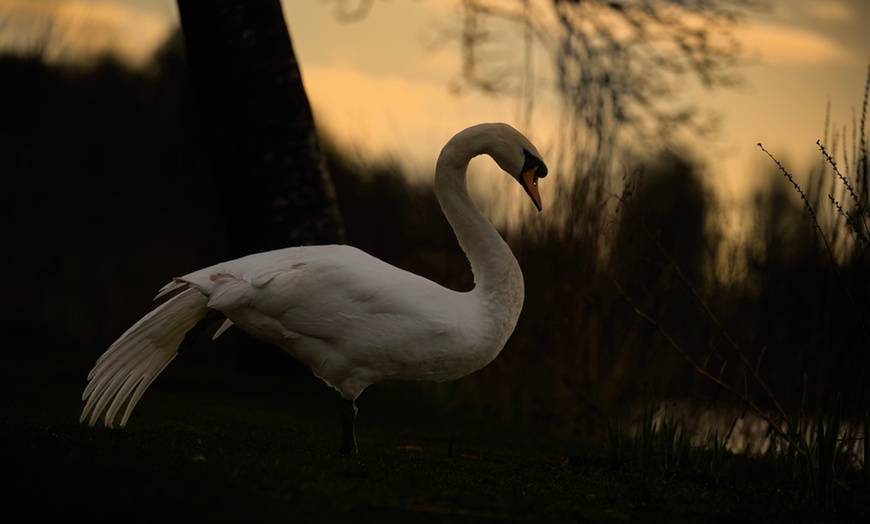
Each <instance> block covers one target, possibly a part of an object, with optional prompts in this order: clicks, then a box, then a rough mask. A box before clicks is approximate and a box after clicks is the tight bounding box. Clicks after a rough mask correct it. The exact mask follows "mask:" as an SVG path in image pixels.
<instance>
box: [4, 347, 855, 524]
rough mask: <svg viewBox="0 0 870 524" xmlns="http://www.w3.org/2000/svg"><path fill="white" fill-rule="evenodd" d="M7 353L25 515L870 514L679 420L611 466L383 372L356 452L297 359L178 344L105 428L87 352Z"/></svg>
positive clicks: (363, 414) (589, 452) (762, 517)
mask: <svg viewBox="0 0 870 524" xmlns="http://www.w3.org/2000/svg"><path fill="white" fill-rule="evenodd" d="M5 359H6V360H5V362H4V365H3V366H2V384H3V388H4V391H3V393H4V394H3V398H4V403H3V404H2V407H0V413H2V418H0V434H2V438H3V452H2V459H0V468H2V471H3V472H4V476H5V478H7V479H8V480H10V481H9V482H7V485H9V487H7V488H6V490H5V491H4V493H3V499H4V502H3V503H4V506H5V509H6V511H7V512H10V514H16V513H17V514H19V515H24V518H23V520H33V521H44V520H47V519H51V518H75V517H87V518H90V519H93V520H96V521H113V522H116V521H134V522H153V521H165V520H167V519H173V520H175V519H179V518H185V519H190V520H193V521H207V522H236V521H246V522H277V521H286V520H288V519H293V520H294V521H296V522H350V521H354V522H408V521H409V520H410V519H413V520H414V521H415V522H499V521H511V522H733V521H736V520H748V521H789V522H808V521H814V520H816V519H828V520H836V519H846V520H848V519H851V518H863V517H866V516H868V515H870V509H868V504H867V502H866V499H863V500H862V499H861V498H860V497H858V496H857V494H852V495H851V498H849V497H845V498H844V496H843V494H842V493H839V492H836V491H835V493H837V497H838V498H837V499H836V500H834V501H833V504H832V507H831V508H830V509H829V510H828V511H824V512H823V511H821V510H820V509H818V507H817V506H816V505H814V504H813V503H812V502H811V501H809V500H803V499H802V497H801V492H800V490H799V489H798V488H797V486H796V485H788V484H783V483H782V482H781V479H782V477H781V476H777V475H775V474H774V473H773V468H772V466H771V464H770V463H769V462H768V461H767V460H765V459H764V458H763V457H762V458H758V457H750V456H748V455H747V456H738V455H731V454H727V453H726V452H724V451H693V452H692V453H689V452H688V450H687V448H686V444H685V437H682V436H681V435H682V434H683V432H684V431H685V430H684V426H683V425H682V422H680V421H679V420H677V419H663V421H662V422H659V423H658V424H659V425H658V426H656V423H655V422H653V421H652V417H648V418H647V419H645V420H647V424H646V426H645V429H644V430H643V433H641V434H639V435H643V436H638V437H636V439H635V441H634V442H635V444H634V445H635V446H640V447H642V448H644V449H646V450H647V451H644V453H646V455H645V456H643V457H638V461H637V462H634V461H627V462H624V463H619V464H614V463H613V461H612V460H611V458H610V456H609V455H608V450H607V449H606V447H601V446H598V445H596V444H595V443H586V442H581V441H579V440H576V439H557V438H554V437H551V436H548V435H545V434H539V433H537V432H535V431H532V430H528V429H524V428H516V427H514V426H512V425H511V424H508V423H505V422H503V421H501V420H498V419H495V418H492V417H489V416H486V415H485V414H482V413H479V412H469V411H463V410H461V409H457V410H447V409H445V408H443V407H439V406H438V405H436V404H435V403H433V402H432V401H431V400H430V399H429V397H427V396H426V395H425V394H423V393H422V390H421V389H420V388H417V387H416V386H414V385H410V384H387V385H380V386H373V387H372V388H370V390H369V391H367V392H366V393H365V394H364V395H363V397H361V399H360V401H359V406H360V415H359V419H358V424H359V426H358V439H359V444H360V452H361V454H360V456H358V457H343V456H339V455H337V453H336V452H335V451H336V449H337V447H338V436H339V423H338V400H337V398H336V397H335V396H334V395H333V393H332V392H331V391H330V390H329V389H328V388H326V387H325V386H323V385H322V384H320V383H319V381H317V380H316V379H314V378H312V377H311V376H310V375H309V374H306V373H298V372H297V371H298V370H293V369H289V368H288V369H285V368H282V369H280V370H278V371H270V372H262V371H261V372H257V373H254V372H238V371H233V370H231V369H229V367H227V366H224V367H220V366H218V367H209V366H208V365H206V366H205V370H204V371H203V370H201V369H200V367H201V366H202V364H203V362H202V361H201V360H202V359H201V358H199V359H198V358H197V357H194V358H191V359H188V360H187V361H185V360H184V359H181V360H179V361H177V362H176V363H174V364H173V367H171V368H170V369H168V370H167V372H166V374H165V376H162V377H161V378H160V379H159V380H158V381H157V383H155V385H154V386H152V390H150V391H149V392H148V394H147V395H146V396H145V398H144V399H143V401H142V402H141V404H140V405H139V407H138V408H137V411H136V413H135V414H134V416H133V417H132V419H131V422H130V425H129V426H128V427H127V428H126V429H123V430H105V429H93V428H88V427H87V426H84V425H80V424H79V423H78V420H77V419H78V413H79V411H80V409H81V403H80V402H79V400H78V399H79V396H80V394H81V389H82V387H83V386H84V377H85V374H86V372H87V369H88V367H89V365H90V362H89V361H87V362H86V361H84V360H82V359H81V358H76V357H74V356H72V355H69V354H60V353H39V352H36V353H28V354H21V353H11V354H8V355H6V356H5ZM206 364H208V363H206ZM654 435H658V436H656V437H655V440H654V441H653V440H650V441H648V442H646V443H644V442H643V439H652V438H653V437H654ZM662 435H664V438H663V439H662V438H660V437H661V436H662ZM662 443H665V444H666V446H665V448H664V449H667V450H668V451H666V452H665V455H664V456H661V455H660V454H659V452H660V450H662V449H663V448H662ZM689 456H691V457H694V458H693V460H687V458H688V457H689ZM716 457H718V458H716ZM640 460H644V461H645V463H644V464H640ZM712 460H719V461H720V462H722V464H723V465H720V466H717V471H716V475H711V474H710V471H709V470H708V469H706V467H708V466H705V464H708V465H709V464H710V463H711V462H710V461H712ZM705 461H706V462H705Z"/></svg>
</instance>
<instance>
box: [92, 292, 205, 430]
mask: <svg viewBox="0 0 870 524" xmlns="http://www.w3.org/2000/svg"><path fill="white" fill-rule="evenodd" d="M207 302H208V298H206V297H205V295H203V294H202V293H200V292H199V291H197V290H196V289H186V290H184V291H182V292H181V293H179V294H178V295H175V296H174V297H172V298H171V299H169V300H167V301H166V302H164V303H163V304H161V305H160V306H158V307H157V308H156V309H154V310H153V311H151V312H150V313H148V314H147V315H145V316H144V317H142V319H140V320H139V321H138V322H136V323H135V324H134V325H133V327H131V328H130V329H128V330H127V331H126V332H125V333H124V334H123V335H121V337H120V338H118V340H116V341H115V343H114V344H112V346H111V347H109V349H108V350H106V352H105V353H103V355H102V356H101V357H100V358H99V360H97V363H96V364H95V365H94V368H93V369H92V370H91V372H90V373H88V381H89V382H88V386H87V387H86V388H85V392H84V393H82V400H84V401H87V404H86V405H85V409H84V410H83V411H82V415H81V417H80V418H79V422H84V421H85V420H87V421H88V425H90V426H93V425H94V424H96V422H97V421H98V420H99V419H100V417H103V421H104V423H105V425H106V427H109V428H111V427H112V426H113V425H114V423H115V419H116V417H117V416H118V414H119V413H120V410H121V409H122V408H123V416H122V417H121V420H120V426H121V427H123V426H124V425H126V424H127V419H128V418H130V413H131V412H132V411H133V408H134V407H136V403H138V402H139V399H140V398H141V397H142V394H143V393H145V390H146V389H148V386H150V385H151V383H152V382H153V381H154V379H155V378H157V375H159V374H160V372H161V371H163V369H164V368H165V367H166V366H167V365H169V363H170V362H172V360H173V359H174V358H175V357H176V356H177V355H178V346H179V344H181V341H182V340H183V339H184V335H185V334H186V333H187V332H188V331H189V330H190V329H191V328H192V327H194V326H195V325H196V323H197V322H199V320H201V319H202V318H203V317H204V316H205V315H206V313H207V312H208V307H207V305H206V304H207Z"/></svg>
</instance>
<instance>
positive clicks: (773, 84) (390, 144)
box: [0, 0, 870, 201]
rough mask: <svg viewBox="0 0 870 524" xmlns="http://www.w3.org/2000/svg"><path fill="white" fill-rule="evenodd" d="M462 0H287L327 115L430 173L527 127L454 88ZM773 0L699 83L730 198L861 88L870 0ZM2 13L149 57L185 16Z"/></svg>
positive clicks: (845, 107)
mask: <svg viewBox="0 0 870 524" xmlns="http://www.w3.org/2000/svg"><path fill="white" fill-rule="evenodd" d="M458 3H459V2H458V0H423V1H411V0H396V1H393V2H377V1H376V2H375V3H374V6H373V8H372V10H371V12H370V13H369V15H368V16H367V18H366V19H364V20H363V21H360V22H357V23H350V24H348V23H344V22H341V21H339V20H338V19H337V18H336V17H335V16H334V6H333V4H330V3H325V2H322V1H317V0H307V1H305V0H299V1H294V2H290V1H285V2H284V12H285V16H286V18H287V22H288V26H289V28H290V32H291V36H292V38H293V43H294V47H295V49H296V52H297V58H298V60H299V63H300V67H301V69H302V75H303V79H304V82H305V85H306V89H307V92H308V95H309V98H310V100H311V103H312V106H313V108H314V110H315V115H316V118H317V121H318V124H319V126H320V127H321V128H322V129H323V130H325V132H326V133H328V134H329V135H331V136H333V137H335V138H336V139H337V140H338V141H339V143H341V144H343V145H345V146H347V147H349V148H351V149H352V150H353V149H356V150H358V151H360V152H361V153H364V154H370V155H375V156H376V155H381V154H392V155H394V156H395V157H396V158H398V159H399V160H400V161H402V162H404V163H405V164H406V166H408V167H409V168H410V169H412V170H413V171H415V172H418V173H420V175H421V176H429V174H430V173H431V169H432V166H433V165H434V159H435V157H436V155H437V153H438V151H439V149H440V147H441V145H442V144H443V143H444V142H445V141H446V140H447V139H448V138H449V137H450V136H451V135H452V134H453V133H454V132H456V131H458V130H459V129H461V128H463V127H466V126H467V125H471V124H474V123H478V122H481V121H496V120H499V121H506V122H509V123H514V124H515V125H518V127H522V126H521V125H520V123H519V122H518V120H519V109H518V107H519V105H518V103H517V102H516V101H515V100H510V99H504V98H502V99H495V98H490V97H487V96H484V95H482V94H480V93H474V92H470V91H465V92H462V93H461V94H456V93H454V92H452V91H451V90H450V89H449V87H450V85H451V82H452V81H453V80H455V79H456V78H457V75H458V74H459V71H460V65H459V56H458V51H457V48H456V45H455V43H452V44H448V45H446V46H443V47H440V48H438V49H437V50H435V51H433V50H432V44H433V42H437V41H438V40H439V35H440V32H441V31H442V30H444V29H445V28H449V27H454V26H456V25H457V24H458V18H457V14H456V13H457V12H458V11H457V10H458ZM771 7H772V9H771V10H770V11H768V12H766V13H758V14H754V15H753V16H752V18H751V19H750V20H749V23H748V24H746V25H744V26H743V27H741V28H739V29H738V35H739V37H740V39H741V42H742V44H743V45H744V47H745V49H746V50H747V55H746V65H745V66H744V67H743V68H742V69H741V72H742V73H743V76H744V79H745V82H744V84H743V85H742V86H740V87H738V88H733V89H731V88H725V89H717V90H715V91H712V92H700V91H693V92H690V93H689V96H693V97H696V99H697V101H698V103H699V104H700V105H701V106H703V107H706V108H710V109H711V110H713V111H716V112H718V114H719V115H720V116H721V117H722V133H721V135H720V136H719V137H718V138H717V139H716V140H715V141H713V142H709V143H698V144H695V148H696V149H697V150H699V151H701V152H702V153H703V154H705V155H706V156H705V160H706V161H707V163H708V167H709V173H710V177H711V184H712V185H713V186H714V187H716V188H717V189H719V190H720V191H721V194H722V195H723V197H724V198H726V199H732V200H736V201H739V200H740V199H741V198H745V197H746V196H748V195H749V194H751V191H752V190H753V189H754V188H756V187H758V185H759V181H758V180H757V177H758V176H759V175H760V174H761V170H760V169H759V168H760V167H765V166H767V163H768V162H769V159H767V157H766V156H764V155H763V154H762V153H761V152H760V151H759V150H758V148H757V146H756V144H757V143H758V142H762V143H764V145H765V147H766V148H767V149H768V150H769V151H771V152H772V153H774V154H775V155H776V156H777V157H778V158H779V159H780V160H782V161H783V162H784V163H786V165H788V166H790V167H791V168H792V170H793V171H794V172H796V173H798V172H801V171H806V170H808V169H809V168H810V166H811V165H816V164H815V162H816V161H817V160H818V154H817V153H818V150H817V148H816V146H815V141H816V140H817V139H820V138H822V137H823V132H824V124H825V119H826V106H827V104H828V100H829V99H830V102H831V121H832V123H833V124H835V125H836V126H837V128H838V129H842V127H843V126H851V124H852V121H853V114H854V112H855V111H859V110H860V105H861V102H862V98H863V90H864V83H865V80H866V75H867V67H868V61H870V36H868V32H867V28H868V27H870V2H868V1H866V0H824V1H820V0H788V1H784V0H779V1H777V0H772V1H771ZM0 19H5V20H6V23H5V26H3V27H2V28H0V29H2V30H0V45H2V46H6V47H8V46H13V45H16V43H20V42H21V41H27V40H28V39H30V40H31V41H34V40H38V38H39V35H40V34H41V32H42V33H44V28H45V27H46V21H47V20H50V21H51V36H52V40H53V41H55V42H56V46H55V47H54V48H52V49H49V51H50V53H49V56H55V57H56V58H59V59H63V58H69V57H70V56H71V55H87V54H89V53H93V52H95V51H105V50H112V51H113V52H117V53H118V54H120V55H121V56H123V57H125V58H126V59H128V60H130V61H131V62H133V63H141V62H142V61H144V60H146V59H147V57H148V55H149V53H150V52H151V51H152V50H153V49H154V48H155V46H157V45H159V44H160V43H161V42H162V41H163V40H164V39H165V38H166V37H167V36H168V35H169V34H170V32H171V31H172V30H173V29H174V28H176V27H177V25H178V15H177V11H176V7H175V0H3V2H2V3H0ZM40 24H42V25H40ZM40 27H42V28H43V29H42V30H40ZM550 116H551V113H550V112H549V110H548V109H547V108H546V107H541V108H539V111H538V112H536V114H535V115H534V118H533V120H532V122H531V128H530V129H524V131H526V132H527V134H528V135H530V137H531V138H533V139H534V140H535V141H536V142H537V143H538V144H539V148H540V149H541V150H542V153H544V154H545V156H546V154H547V150H548V149H549V148H550V147H551V136H552V134H551V132H550V131H551V126H550V124H549V123H550V121H551V119H550ZM551 183H553V182H552V181H551Z"/></svg>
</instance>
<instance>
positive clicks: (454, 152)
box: [435, 138, 524, 331]
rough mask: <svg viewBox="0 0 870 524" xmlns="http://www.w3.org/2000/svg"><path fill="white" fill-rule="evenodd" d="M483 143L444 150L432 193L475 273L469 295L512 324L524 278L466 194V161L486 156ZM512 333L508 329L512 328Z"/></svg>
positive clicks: (456, 142)
mask: <svg viewBox="0 0 870 524" xmlns="http://www.w3.org/2000/svg"><path fill="white" fill-rule="evenodd" d="M487 149H488V147H487V144H486V141H485V140H457V139H456V138H454V139H453V140H451V141H450V142H448V143H447V145H446V146H444V149H443V150H442V151H441V155H440V156H439V157H438V163H437V165H436V169H435V194H436V196H437V197H438V202H439V203H440V204H441V209H442V211H443V212H444V215H445V216H446V217H447V220H448V221H449V222H450V225H451V227H452V228H453V231H454V233H455V234H456V238H457V240H458V241H459V246H460V247H461V248H462V250H463V251H464V252H465V255H466V256H467V257H468V261H469V262H470V264H471V271H472V273H473V274H474V290H473V291H472V292H473V293H475V294H478V295H479V296H480V297H481V299H482V300H483V301H484V302H485V303H487V304H488V305H489V306H490V307H491V308H494V309H496V310H499V311H500V312H501V313H502V315H504V318H505V320H509V321H510V322H512V323H515V322H516V319H517V318H518V317H519V313H520V310H521V309H522V304H523V293H524V292H523V275H522V272H521V271H520V266H519V264H518V263H517V260H516V258H514V255H513V253H512V252H511V250H510V248H509V247H508V245H507V244H506V243H505V241H504V240H503V239H502V237H501V235H499V234H498V232H497V231H496V229H495V227H493V225H492V224H491V223H490V222H489V220H487V219H486V217H485V216H484V215H483V213H482V212H481V211H480V209H479V208H478V207H477V205H476V204H475V203H474V201H472V199H471V196H470V195H469V194H468V187H467V184H466V172H467V169H468V163H469V161H470V160H471V159H472V158H474V157H475V156H477V155H480V154H484V153H486V151H487ZM509 331H513V326H512V325H511V329H510V330H509Z"/></svg>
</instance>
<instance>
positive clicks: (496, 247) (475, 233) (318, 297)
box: [79, 123, 547, 454]
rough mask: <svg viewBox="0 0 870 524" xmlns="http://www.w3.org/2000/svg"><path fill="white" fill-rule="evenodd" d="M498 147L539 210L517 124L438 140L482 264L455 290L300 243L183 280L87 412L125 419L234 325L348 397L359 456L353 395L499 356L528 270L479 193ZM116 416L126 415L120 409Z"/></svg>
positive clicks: (98, 370) (124, 342)
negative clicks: (174, 369)
mask: <svg viewBox="0 0 870 524" xmlns="http://www.w3.org/2000/svg"><path fill="white" fill-rule="evenodd" d="M483 154H486V155H489V156H490V157H491V158H492V159H493V160H494V161H495V162H496V164H497V165H498V166H499V167H500V168H501V169H503V170H504V171H505V172H507V173H508V174H510V175H511V176H512V177H513V178H514V179H516V180H517V181H518V182H519V183H520V185H522V187H523V189H524V190H525V192H526V193H527V194H528V196H529V197H530V198H531V200H532V202H533V203H534V205H535V207H536V208H537V210H538V211H541V209H542V204H541V196H540V193H539V191H538V179H539V178H543V177H545V176H546V175H547V167H546V165H545V164H544V161H543V160H542V157H541V155H540V153H538V150H537V149H536V148H535V146H534V145H532V143H531V142H530V141H529V140H528V139H527V138H526V137H525V136H523V135H522V134H521V133H520V132H519V131H517V130H516V129H514V128H513V127H511V126H510V125H508V124H503V123H486V124H478V125H475V126H472V127H469V128H467V129H464V130H462V131H460V132H459V133H457V134H456V135H455V136H453V138H451V139H450V140H449V141H448V142H447V144H446V145H445V146H444V147H443V149H442V150H441V153H440V155H439V156H438V160H437V162H436V167H435V194H436V197H437V198H438V201H439V203H440V205H441V209H442V212H443V213H444V215H445V216H446V218H447V220H448V221H449V222H450V225H451V227H452V228H453V231H454V233H455V235H456V238H457V240H458V242H459V245H460V247H461V248H462V250H463V251H464V252H465V254H466V256H467V258H468V261H469V263H470V265H471V270H472V272H473V275H474V286H473V288H472V289H471V290H470V291H467V292H458V291H454V290H451V289H448V288H446V287H443V286H441V285H439V284H436V283H435V282H432V281H430V280H427V279H425V278H423V277H421V276H419V275H416V274H413V273H410V272H408V271H404V270H402V269H399V268H396V267H394V266H392V265H389V264H387V263H386V262H383V261H381V260H379V259H378V258H375V257H373V256H371V255H369V254H367V253H365V252H363V251H361V250H359V249H357V248H355V247H352V246H348V245H318V246H302V247H290V248H285V249H277V250H274V251H268V252H263V253H257V254H252V255H249V256H245V257H242V258H238V259H236V260H230V261H227V262H221V263H219V264H215V265H213V266H209V267H206V268H204V269H200V270H198V271H194V272H192V273H189V274H187V275H184V276H182V277H176V278H173V279H172V280H171V282H169V283H168V284H166V285H165V286H164V287H163V288H161V289H160V290H159V292H158V294H157V296H156V297H155V300H157V299H161V298H164V297H167V296H169V297H170V298H168V299H167V300H165V301H164V302H163V303H162V304H161V305H159V306H157V307H156V308H155V309H154V310H152V311H151V312H150V313H148V314H146V315H145V316H144V317H142V318H141V319H140V320H139V321H138V322H136V323H135V324H134V325H133V326H132V327H130V328H129V329H128V330H127V331H126V332H124V334H122V335H121V336H120V337H119V338H118V339H117V340H116V341H115V342H114V343H113V344H112V345H111V346H110V347H109V348H108V349H107V350H106V351H105V353H103V355H102V356H101V357H100V358H99V359H98V360H97V362H96V364H95V365H94V367H93V369H91V371H90V373H89V374H88V384H87V386H86V388H85V390H84V393H83V394H82V401H84V402H86V404H85V406H84V409H83V410H82V414H81V417H80V420H79V422H80V423H81V422H84V421H85V420H87V421H88V424H89V425H90V426H94V425H95V424H96V423H97V422H98V421H99V420H100V419H102V421H103V424H104V425H105V426H106V427H108V428H111V427H114V425H115V424H116V423H118V425H119V426H121V427H123V426H125V425H126V424H127V421H128V419H129V417H130V413H131V412H132V411H133V408H134V407H135V406H136V404H137V402H139V399H140V398H141V397H142V395H143V394H144V393H145V390H146V389H148V386H150V385H151V383H152V382H153V381H154V379H155V378H156V377H157V376H158V375H159V374H160V373H161V371H163V369H165V368H166V366H167V365H169V363H170V362H172V360H173V359H174V358H175V357H176V356H177V355H178V354H179V351H180V350H183V349H184V347H186V346H187V345H189V344H191V343H192V341H193V340H195V339H196V337H197V336H198V335H199V334H200V333H201V332H202V331H203V329H204V328H205V327H207V326H208V325H210V324H212V323H214V322H217V321H221V320H222V321H223V323H222V324H221V326H220V327H219V328H218V329H217V330H216V332H215V333H214V335H213V337H212V339H215V338H217V337H218V336H220V335H221V334H222V333H223V332H224V331H225V330H226V329H227V328H229V327H230V326H233V325H234V326H237V327H239V328H241V329H243V330H244V331H246V332H248V333H249V334H251V335H253V336H254V337H257V338H259V339H261V340H263V341H266V342H269V343H272V344H274V345H276V346H278V347H280V348H281V349H283V350H284V351H286V352H287V353H289V354H290V355H292V356H293V357H295V358H296V359H298V360H299V361H301V362H302V363H304V364H306V365H307V366H308V367H309V368H310V369H311V370H312V372H313V373H314V374H315V375H316V376H317V377H319V378H320V379H321V380H323V381H324V382H325V383H326V384H327V385H329V386H331V387H332V388H334V389H336V390H337V391H338V392H339V393H340V395H341V404H340V416H341V429H342V431H341V444H340V448H339V451H340V452H341V453H343V454H356V453H358V448H357V443H356V437H355V433H354V421H355V418H356V414H357V407H356V403H355V401H356V399H357V397H359V395H360V393H362V392H363V390H364V389H365V388H366V387H367V386H369V385H371V384H374V383H376V382H379V381H384V380H424V381H437V382H441V381H449V380H455V379H458V378H461V377H463V376H465V375H468V374H470V373H472V372H474V371H477V370H478V369H480V368H482V367H484V366H486V365H487V364H489V363H490V362H491V361H492V360H493V359H494V358H495V357H496V356H497V355H498V354H499V353H500V352H501V350H502V348H503V347H504V345H505V343H506V342H507V340H508V338H509V337H510V335H511V334H512V333H513V330H514V327H515V326H516V322H517V319H518V318H519V315H520V311H521V310H522V306H523V298H524V287H523V275H522V272H521V270H520V267H519V264H518V263H517V260H516V258H514V255H513V253H512V252H511V250H510V248H509V247H508V245H507V244H506V243H505V241H504V240H503V239H502V237H501V236H500V235H499V233H498V232H497V231H496V229H495V228H494V227H493V226H492V224H491V223H490V222H489V221H488V220H487V219H486V218H485V216H484V215H483V213H482V212H481V211H480V209H479V208H478V207H477V206H476V205H475V204H474V202H473V200H472V199H471V197H470V195H469V193H468V189H467V185H466V172H467V168H468V164H469V162H470V160H471V159H472V158H474V157H476V156H478V155H483ZM118 418H120V420H118Z"/></svg>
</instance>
